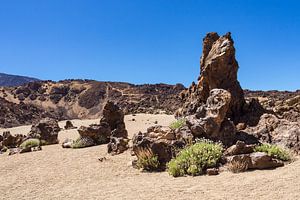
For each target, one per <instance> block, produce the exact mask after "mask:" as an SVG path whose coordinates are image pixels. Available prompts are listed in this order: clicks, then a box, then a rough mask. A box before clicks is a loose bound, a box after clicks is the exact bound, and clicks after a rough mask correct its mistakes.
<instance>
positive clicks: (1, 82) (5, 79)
mask: <svg viewBox="0 0 300 200" xmlns="http://www.w3.org/2000/svg"><path fill="white" fill-rule="evenodd" d="M33 81H38V79H36V78H31V77H26V76H17V75H10V74H4V73H0V86H20V85H23V84H24V83H29V82H33Z"/></svg>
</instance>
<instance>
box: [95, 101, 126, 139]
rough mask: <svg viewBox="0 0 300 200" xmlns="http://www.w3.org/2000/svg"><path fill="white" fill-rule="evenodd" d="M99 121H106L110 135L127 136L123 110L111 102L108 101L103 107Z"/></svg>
mask: <svg viewBox="0 0 300 200" xmlns="http://www.w3.org/2000/svg"><path fill="white" fill-rule="evenodd" d="M100 123H108V124H109V127H110V129H111V130H112V136H114V137H123V138H127V137H128V133H127V130H126V128H125V123H124V114H123V111H122V110H121V109H120V108H119V107H118V106H117V105H116V104H114V103H113V102H111V101H108V102H107V103H106V105H105V106H104V109H103V117H102V118H101V120H100Z"/></svg>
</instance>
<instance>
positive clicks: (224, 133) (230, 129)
mask: <svg viewBox="0 0 300 200" xmlns="http://www.w3.org/2000/svg"><path fill="white" fill-rule="evenodd" d="M230 102H231V95H230V93H229V92H228V91H226V90H223V89H213V90H211V91H210V96H209V97H208V98H207V102H206V104H203V105H201V106H200V107H199V108H198V109H197V113H196V114H194V115H189V116H187V117H186V123H187V125H188V127H189V128H190V130H191V132H192V134H193V135H194V136H195V137H196V138H197V137H198V138H202V137H204V138H207V139H211V140H213V141H221V142H222V143H223V144H225V145H226V146H229V145H232V143H233V142H234V140H235V133H236V129H235V126H234V124H233V122H231V121H230V120H228V119H227V118H226V115H227V113H228V111H229V109H230Z"/></svg>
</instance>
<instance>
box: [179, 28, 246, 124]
mask: <svg viewBox="0 0 300 200" xmlns="http://www.w3.org/2000/svg"><path fill="white" fill-rule="evenodd" d="M233 44H234V42H233V40H232V38H231V34H230V33H227V34H226V35H224V36H221V37H220V36H219V35H218V34H217V33H215V32H212V33H208V34H207V35H206V37H205V38H204V39H203V52H202V56H201V60H200V76H199V78H198V83H197V84H195V83H193V84H192V85H191V86H190V87H189V89H187V90H186V91H184V92H183V93H182V94H181V97H182V99H183V101H184V102H185V103H184V106H183V108H182V110H180V111H179V114H180V115H191V114H195V113H197V109H198V108H199V107H200V106H201V105H203V103H205V102H206V100H207V98H208V97H209V93H210V91H211V90H212V89H215V88H219V89H225V90H227V91H228V92H230V94H231V102H230V109H229V110H228V113H227V117H230V118H231V119H232V120H234V121H235V120H236V119H238V118H239V116H240V115H241V114H242V107H243V105H244V103H245V100H244V93H243V90H242V88H241V86H240V84H239V82H238V80H237V72H238V62H237V61H236V59H235V48H234V45H233Z"/></svg>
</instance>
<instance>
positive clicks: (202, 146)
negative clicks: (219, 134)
mask: <svg viewBox="0 0 300 200" xmlns="http://www.w3.org/2000/svg"><path fill="white" fill-rule="evenodd" d="M222 150H223V147H222V145H221V144H218V143H213V142H211V141H209V140H200V141H198V142H197V143H195V144H193V145H191V146H188V147H187V148H185V149H183V150H182V151H180V153H179V154H178V156H177V157H176V158H173V159H172V160H171V161H170V162H169V163H168V164H167V169H168V173H169V174H170V175H172V176H174V177H177V176H183V175H186V174H188V175H193V176H196V175H200V174H203V172H204V171H205V170H206V169H207V168H211V167H216V166H217V164H218V162H219V160H220V158H221V156H222Z"/></svg>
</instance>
